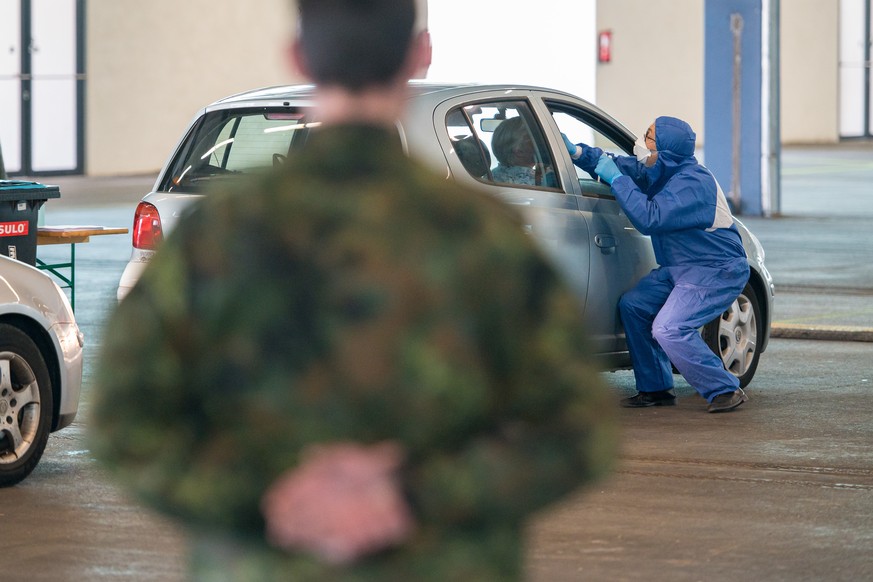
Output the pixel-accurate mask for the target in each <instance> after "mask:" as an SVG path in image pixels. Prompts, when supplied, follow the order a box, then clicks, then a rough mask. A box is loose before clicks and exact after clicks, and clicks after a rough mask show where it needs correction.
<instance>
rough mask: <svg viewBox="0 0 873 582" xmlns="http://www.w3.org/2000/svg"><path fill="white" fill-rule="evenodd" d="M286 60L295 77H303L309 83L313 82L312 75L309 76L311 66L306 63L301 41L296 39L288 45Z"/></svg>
mask: <svg viewBox="0 0 873 582" xmlns="http://www.w3.org/2000/svg"><path fill="white" fill-rule="evenodd" d="M285 52H286V55H285V56H286V58H287V59H288V68H289V69H290V71H291V73H292V74H293V75H295V76H300V77H303V78H304V79H305V80H307V81H311V80H312V75H310V74H309V66H308V65H307V62H306V55H305V54H304V53H303V47H302V46H301V44H300V40H299V39H296V38H295V39H294V40H293V41H291V42H290V43H288V48H287V49H286V51H285Z"/></svg>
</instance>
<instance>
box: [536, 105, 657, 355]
mask: <svg viewBox="0 0 873 582" xmlns="http://www.w3.org/2000/svg"><path fill="white" fill-rule="evenodd" d="M537 97H538V99H537V100H535V104H536V105H537V107H538V109H537V111H538V113H539V115H540V116H541V118H542V120H543V126H544V127H546V128H548V129H549V130H550V131H549V138H550V140H551V142H552V145H553V149H554V151H555V154H556V158H557V161H559V162H560V163H561V165H562V169H563V170H564V171H566V172H567V175H568V177H567V179H565V180H564V183H565V188H566V191H567V193H568V194H571V195H572V196H573V197H574V198H575V199H576V204H577V206H578V208H579V211H580V213H581V214H582V215H584V216H585V218H586V220H587V222H588V227H589V233H588V234H589V245H588V247H589V252H590V254H591V256H590V260H589V264H590V268H589V278H588V300H587V302H586V309H585V314H586V317H587V319H588V321H589V325H591V326H592V327H593V329H595V330H597V332H598V333H601V334H603V335H609V336H611V337H613V338H614V340H615V341H614V344H613V346H612V351H615V352H625V351H626V350H627V342H626V341H625V335H624V329H623V327H622V325H621V319H620V316H619V313H618V300H619V298H620V297H621V295H622V294H623V293H624V292H625V291H627V290H629V289H630V288H632V287H633V286H634V285H635V284H636V283H637V281H639V280H640V278H642V277H643V276H644V275H646V274H647V273H648V272H649V271H650V270H651V269H653V268H655V266H656V263H655V256H654V252H653V250H652V245H651V240H650V239H649V237H647V236H643V235H642V234H640V233H639V231H637V230H636V229H635V228H634V227H633V225H632V224H631V222H630V220H628V218H627V216H626V215H625V214H624V212H623V211H622V209H621V207H620V206H619V204H618V202H617V201H616V199H615V196H613V194H612V191H611V188H610V187H609V186H608V185H607V184H604V183H602V182H601V181H600V180H599V179H598V178H597V177H596V176H591V175H589V174H588V173H587V172H585V171H583V170H582V169H580V168H578V167H576V166H575V165H574V164H573V163H572V160H571V159H570V156H569V153H568V152H567V149H566V147H565V146H564V142H563V138H562V137H561V134H562V133H563V134H565V135H566V136H567V137H568V138H569V139H570V141H572V142H573V143H579V142H583V143H586V144H588V145H592V146H596V147H600V148H601V149H603V150H604V151H607V152H611V153H614V154H618V155H628V154H629V153H630V152H631V151H632V148H633V141H634V137H633V135H632V134H630V133H629V132H628V131H627V130H626V129H624V128H623V127H622V126H620V125H619V124H618V123H617V122H615V121H614V120H612V119H610V118H609V117H608V116H606V115H605V114H603V113H602V112H600V111H598V110H597V109H595V108H593V107H592V106H590V105H588V104H586V103H584V102H582V101H580V100H575V99H572V98H570V97H569V96H566V95H563V94H560V93H549V92H538V93H537Z"/></svg>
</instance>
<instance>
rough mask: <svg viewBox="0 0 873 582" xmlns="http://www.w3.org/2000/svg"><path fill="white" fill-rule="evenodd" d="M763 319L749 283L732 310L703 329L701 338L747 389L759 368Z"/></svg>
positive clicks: (735, 301)
mask: <svg viewBox="0 0 873 582" xmlns="http://www.w3.org/2000/svg"><path fill="white" fill-rule="evenodd" d="M763 321H764V320H763V317H762V315H761V308H760V303H759V302H758V297H757V295H755V290H754V289H753V288H752V286H751V285H749V284H748V283H747V284H746V287H745V288H744V289H743V291H742V293H740V295H739V297H737V298H736V299H735V300H734V302H733V303H732V304H731V306H730V307H728V309H727V310H726V311H725V312H724V313H723V314H721V316H719V317H717V318H715V319H714V320H712V321H711V322H709V323H707V324H706V325H705V326H703V329H702V330H701V335H702V336H703V340H704V341H705V342H706V344H707V345H708V346H709V348H710V349H711V350H712V351H713V352H715V355H717V356H718V357H720V358H721V360H722V362H723V363H724V367H725V369H726V370H727V371H728V372H730V373H731V374H733V375H734V376H736V377H737V378H739V380H740V387H741V388H745V387H746V386H748V384H749V382H751V381H752V377H753V376H754V375H755V370H757V368H758V360H759V359H760V357H761V350H760V340H761V339H762V338H763V337H764V330H763V327H762V326H763Z"/></svg>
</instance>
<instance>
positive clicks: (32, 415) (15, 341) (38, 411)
mask: <svg viewBox="0 0 873 582" xmlns="http://www.w3.org/2000/svg"><path fill="white" fill-rule="evenodd" d="M51 418H52V390H51V384H50V380H49V373H48V368H47V367H46V364H45V360H44V359H43V357H42V354H41V353H40V351H39V348H37V346H36V344H35V343H34V341H33V340H32V339H31V338H30V337H29V336H28V335H27V334H25V333H24V332H23V331H21V330H20V329H19V328H17V327H15V326H12V325H9V324H6V323H0V487H8V486H10V485H15V484H16V483H18V482H20V481H21V480H22V479H24V478H25V477H27V476H28V475H29V474H30V472H31V471H33V469H34V468H35V467H36V465H37V463H39V459H40V457H42V453H43V451H44V450H45V446H46V443H47V442H48V437H49V432H51Z"/></svg>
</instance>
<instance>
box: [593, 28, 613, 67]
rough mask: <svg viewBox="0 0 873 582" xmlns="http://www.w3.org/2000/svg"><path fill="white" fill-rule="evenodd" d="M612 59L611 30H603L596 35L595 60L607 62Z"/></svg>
mask: <svg viewBox="0 0 873 582" xmlns="http://www.w3.org/2000/svg"><path fill="white" fill-rule="evenodd" d="M611 60H612V31H611V30H604V31H603V32H601V33H600V34H598V35H597V62H599V63H608V62H609V61H611Z"/></svg>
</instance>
